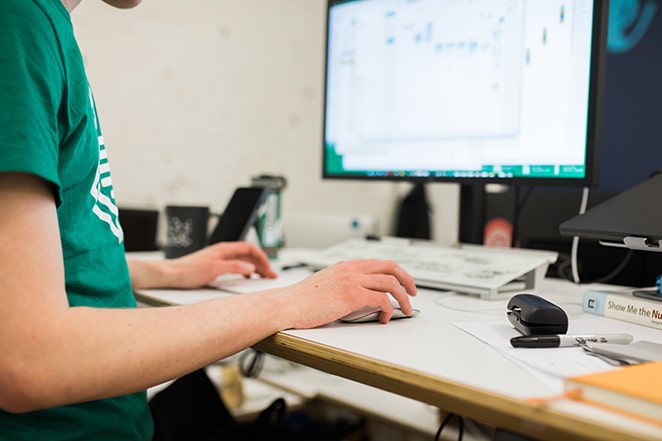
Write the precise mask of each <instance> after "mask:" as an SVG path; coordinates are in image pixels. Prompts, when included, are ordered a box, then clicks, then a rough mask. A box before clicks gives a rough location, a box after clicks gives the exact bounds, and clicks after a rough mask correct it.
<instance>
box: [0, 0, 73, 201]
mask: <svg viewBox="0 0 662 441" xmlns="http://www.w3.org/2000/svg"><path fill="white" fill-rule="evenodd" d="M5 3H6V4H5ZM2 9H3V10H2V13H1V14H0V78H2V83H1V85H0V87H1V88H2V91H1V92H0V172H1V171H15V172H26V173H31V174H35V175H37V176H40V177H42V178H43V179H45V180H47V181H48V182H50V183H52V184H54V187H55V196H56V200H57V202H58V203H59V186H60V182H59V178H58V156H59V154H58V149H59V143H60V137H61V136H60V133H61V132H62V131H61V127H60V126H59V123H58V120H59V119H58V116H60V112H62V111H63V109H64V108H65V106H63V102H62V101H63V98H62V97H63V96H64V87H65V86H64V84H65V72H64V68H63V62H62V55H61V51H60V48H59V43H58V39H57V36H56V33H55V32H54V30H53V26H52V24H51V22H50V20H49V19H48V17H47V15H46V14H44V12H43V11H42V10H41V9H40V8H39V6H38V5H37V4H36V3H35V2H33V1H31V0H9V1H7V2H4V3H3V7H2Z"/></svg>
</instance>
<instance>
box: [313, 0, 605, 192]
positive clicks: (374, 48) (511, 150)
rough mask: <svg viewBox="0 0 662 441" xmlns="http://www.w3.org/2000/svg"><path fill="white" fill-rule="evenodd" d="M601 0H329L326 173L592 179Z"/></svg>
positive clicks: (578, 182)
mask: <svg viewBox="0 0 662 441" xmlns="http://www.w3.org/2000/svg"><path fill="white" fill-rule="evenodd" d="M607 15H608V5H607V4H606V2H604V1H602V0H347V1H333V0H332V1H330V2H329V5H328V16H327V20H328V21H327V53H326V94H325V105H324V110H325V112H324V142H323V145H324V154H323V176H324V177H325V178H352V179H356V178H366V179H407V180H437V181H453V182H461V183H462V182H469V183H472V182H503V183H513V184H514V183H516V182H517V183H528V184H531V185H536V184H546V185H575V186H590V185H596V184H597V179H598V176H597V175H598V174H597V169H596V167H597V163H598V159H599V157H598V153H599V144H600V142H599V141H600V139H599V138H600V136H599V135H600V130H601V128H600V119H601V106H602V102H601V100H602V95H603V93H602V89H603V84H602V83H603V77H604V62H605V61H604V59H605V55H606V50H605V47H606V28H607Z"/></svg>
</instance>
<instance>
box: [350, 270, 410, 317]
mask: <svg viewBox="0 0 662 441" xmlns="http://www.w3.org/2000/svg"><path fill="white" fill-rule="evenodd" d="M338 265H339V271H341V272H348V271H356V272H357V273H358V274H362V275H361V276H360V278H359V280H358V284H359V285H360V286H359V288H363V289H365V290H366V292H365V293H364V294H363V295H364V296H365V299H364V300H365V301H366V305H364V306H368V305H370V306H378V307H379V308H380V309H381V310H382V312H381V314H380V322H382V323H386V322H388V321H389V320H390V319H391V317H392V316H393V305H392V304H391V299H390V297H389V296H388V294H390V295H391V297H393V299H395V301H396V302H397V303H398V304H399V306H400V309H401V310H402V312H403V313H405V314H406V315H411V314H412V313H413V309H412V306H411V302H410V297H412V296H415V295H416V292H417V291H416V284H415V283H414V280H413V278H412V277H411V276H410V275H409V274H408V273H407V272H406V271H405V270H404V269H402V268H401V267H400V266H399V265H397V264H396V263H395V262H393V261H388V260H357V261H352V262H343V263H341V264H338ZM355 282H356V281H354V282H353V283H355Z"/></svg>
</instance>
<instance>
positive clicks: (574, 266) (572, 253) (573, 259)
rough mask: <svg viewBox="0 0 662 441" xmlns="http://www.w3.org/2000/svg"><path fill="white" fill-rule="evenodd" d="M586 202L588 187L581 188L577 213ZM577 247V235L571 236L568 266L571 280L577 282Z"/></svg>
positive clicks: (582, 208)
mask: <svg viewBox="0 0 662 441" xmlns="http://www.w3.org/2000/svg"><path fill="white" fill-rule="evenodd" d="M587 204H588V187H584V189H583V190H582V201H581V203H580V206H579V214H584V212H585V211H586V205H587ZM578 248H579V236H574V237H573V238H572V250H571V251H570V267H571V269H572V280H573V281H574V282H575V283H579V270H578V269H577V252H578Z"/></svg>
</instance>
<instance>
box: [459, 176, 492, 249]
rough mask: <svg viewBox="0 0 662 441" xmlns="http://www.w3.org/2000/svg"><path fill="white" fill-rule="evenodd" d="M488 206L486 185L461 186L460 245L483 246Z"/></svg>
mask: <svg viewBox="0 0 662 441" xmlns="http://www.w3.org/2000/svg"><path fill="white" fill-rule="evenodd" d="M486 205H487V196H486V193H485V184H483V183H479V184H461V185H460V228H459V240H460V243H467V244H477V245H482V244H483V232H484V228H485V220H486V219H485V210H486V209H485V207H486Z"/></svg>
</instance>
